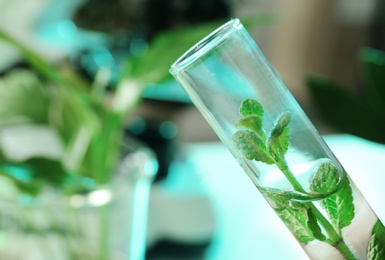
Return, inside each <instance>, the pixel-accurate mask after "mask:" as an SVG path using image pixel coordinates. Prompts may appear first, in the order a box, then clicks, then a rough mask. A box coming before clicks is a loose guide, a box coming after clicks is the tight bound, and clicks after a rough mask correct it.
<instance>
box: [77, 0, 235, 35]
mask: <svg viewBox="0 0 385 260" xmlns="http://www.w3.org/2000/svg"><path fill="white" fill-rule="evenodd" d="M230 14H231V5H230V1H227V0H142V1H133V0H89V1H85V2H84V4H83V6H81V7H80V8H79V9H78V11H77V12H76V13H75V15H74V17H73V20H74V22H75V23H76V24H77V25H78V26H79V27H82V28H86V29H89V30H93V31H101V32H105V33H107V34H110V35H117V34H118V33H120V32H124V31H126V32H133V31H135V30H138V29H139V30H141V31H142V32H145V33H146V35H147V36H148V37H149V38H152V36H154V35H155V34H156V33H158V32H160V31H163V30H167V29H171V28H176V27H180V26H186V25H194V24H197V23H201V22H207V21H212V20H215V19H220V18H227V17H230Z"/></svg>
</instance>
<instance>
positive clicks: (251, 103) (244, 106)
mask: <svg viewBox="0 0 385 260" xmlns="http://www.w3.org/2000/svg"><path fill="white" fill-rule="evenodd" d="M239 114H241V116H243V117H246V116H251V115H255V116H258V117H260V118H263V115H264V110H263V106H262V105H261V103H259V102H258V101H257V100H255V99H252V98H248V99H245V100H243V101H242V103H241V106H240V107H239Z"/></svg>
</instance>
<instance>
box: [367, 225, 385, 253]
mask: <svg viewBox="0 0 385 260" xmlns="http://www.w3.org/2000/svg"><path fill="white" fill-rule="evenodd" d="M380 259H385V227H384V225H383V224H382V223H381V221H380V220H377V222H376V224H375V225H374V227H373V230H372V236H371V237H370V242H369V248H368V260H380Z"/></svg>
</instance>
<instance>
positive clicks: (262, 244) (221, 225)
mask: <svg viewBox="0 0 385 260" xmlns="http://www.w3.org/2000/svg"><path fill="white" fill-rule="evenodd" d="M325 140H326V142H327V143H328V145H329V146H330V148H331V149H332V151H333V152H334V153H335V155H336V157H337V158H338V159H339V160H340V162H341V163H342V165H343V166H344V167H345V169H346V170H347V172H348V173H349V175H350V177H351V178H352V179H353V181H354V182H355V184H356V185H357V186H358V187H359V189H360V190H361V192H362V193H363V195H364V196H365V197H366V198H367V200H368V202H369V203H370V204H371V205H372V208H373V209H374V211H376V212H377V214H378V216H379V218H381V219H382V220H385V205H384V203H383V202H382V200H383V198H385V189H384V184H385V146H384V145H380V144H376V143H372V142H369V141H366V140H363V139H361V138H357V137H354V136H349V135H336V136H327V137H325ZM186 151H187V155H188V158H189V160H190V163H191V165H194V171H195V172H196V174H198V176H199V177H200V179H201V181H202V184H203V185H204V187H206V189H207V192H208V194H209V198H210V199H211V200H212V203H213V204H212V205H213V207H214V212H215V216H216V233H215V234H216V235H215V239H214V243H213V245H212V246H211V248H210V249H209V251H208V252H207V259H208V260H227V259H228V260H230V259H242V260H248V259H250V260H251V259H264V260H265V259H267V260H269V259H272V260H273V259H274V260H275V259H295V260H301V259H307V256H306V255H305V254H304V252H303V251H302V248H301V247H300V246H299V245H298V244H297V243H296V241H295V239H294V238H293V236H292V235H291V233H290V232H289V231H288V230H287V229H286V227H285V226H284V225H283V223H282V222H281V221H280V220H279V218H278V217H277V216H276V215H275V213H274V211H273V210H272V209H271V208H270V206H269V205H268V204H267V202H266V201H265V200H264V199H263V197H262V196H261V195H260V193H259V192H258V191H257V189H256V188H255V187H254V185H253V184H252V182H251V181H250V180H249V178H248V177H247V175H246V174H245V173H244V172H243V170H242V169H241V168H240V166H239V165H238V164H237V162H236V161H235V159H234V158H233V157H232V156H231V154H230V152H228V151H227V149H226V148H225V147H224V146H223V145H222V144H221V143H199V144H192V145H188V146H187V147H186Z"/></svg>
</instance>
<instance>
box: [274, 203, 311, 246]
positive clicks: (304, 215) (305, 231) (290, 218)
mask: <svg viewBox="0 0 385 260" xmlns="http://www.w3.org/2000/svg"><path fill="white" fill-rule="evenodd" d="M300 205H302V207H299V206H298V205H296V207H295V208H292V207H286V208H285V209H284V210H282V211H276V213H277V214H278V216H279V217H280V218H281V220H282V221H283V222H284V223H285V225H286V226H287V227H288V228H289V229H290V231H291V232H292V234H293V235H294V236H295V238H296V239H297V240H298V241H299V242H300V243H309V242H310V241H313V240H314V235H313V233H312V232H311V230H310V229H309V228H308V222H309V216H308V207H307V206H306V205H305V204H300Z"/></svg>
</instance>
